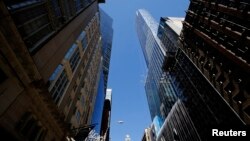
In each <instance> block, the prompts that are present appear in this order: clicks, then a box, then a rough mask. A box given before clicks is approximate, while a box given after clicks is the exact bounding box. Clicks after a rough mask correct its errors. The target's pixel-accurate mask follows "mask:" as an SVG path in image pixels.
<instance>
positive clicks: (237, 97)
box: [181, 0, 250, 124]
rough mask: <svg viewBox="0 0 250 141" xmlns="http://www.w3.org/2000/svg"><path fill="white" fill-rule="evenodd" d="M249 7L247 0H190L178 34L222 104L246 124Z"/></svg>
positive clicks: (249, 119)
mask: <svg viewBox="0 0 250 141" xmlns="http://www.w3.org/2000/svg"><path fill="white" fill-rule="evenodd" d="M249 7H250V2H249V1H248V0H242V1H214V0H212V1H207V0H201V1H200V0H199V1H198V0H192V1H191V3H190V6H189V9H188V11H187V15H186V18H185V22H184V27H183V33H182V35H181V40H182V49H183V51H184V52H185V54H187V56H188V58H189V59H190V60H191V61H192V63H193V64H194V65H195V67H196V68H197V69H198V71H199V72H200V73H201V74H202V75H203V76H204V77H205V78H206V80H207V83H208V84H209V85H210V86H211V89H214V90H215V91H216V94H217V95H218V96H219V98H220V99H223V103H224V105H226V106H227V107H230V108H231V109H232V111H231V112H234V113H236V114H237V115H238V116H239V117H240V118H241V119H242V120H243V121H244V122H245V123H247V124H250V101H249V100H250V99H249V94H250V88H249V84H250V52H249V48H250V38H249V36H250V32H249V30H250V8H249ZM191 37H192V38H191ZM203 91H204V90H203ZM216 108H218V107H216Z"/></svg>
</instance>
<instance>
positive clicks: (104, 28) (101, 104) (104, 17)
mask: <svg viewBox="0 0 250 141" xmlns="http://www.w3.org/2000/svg"><path fill="white" fill-rule="evenodd" d="M112 24H113V20H112V18H111V17H110V16H108V14H106V13H105V12H104V11H103V10H102V9H100V26H101V27H100V28H101V37H102V40H101V41H102V59H101V61H102V67H101V68H100V74H101V75H100V78H99V87H98V94H97V97H96V101H95V110H94V115H93V117H92V124H95V127H94V130H95V132H96V133H98V134H99V135H100V136H101V137H102V138H103V137H104V136H107V135H106V134H108V133H107V128H109V126H105V127H102V126H103V125H106V124H107V125H108V122H109V121H108V120H103V117H102V116H103V114H104V116H106V115H105V114H106V113H105V112H106V110H107V109H104V108H107V105H106V106H105V103H107V102H106V99H105V97H106V94H107V92H108V95H111V90H110V89H107V83H108V74H109V64H110V59H111V50H112V39H113V28H112ZM110 100H111V99H110ZM108 107H109V108H108V110H109V111H110V110H111V105H110V106H108ZM109 116H110V115H109ZM102 122H104V123H102ZM104 134H105V135H104ZM108 138H109V136H108Z"/></svg>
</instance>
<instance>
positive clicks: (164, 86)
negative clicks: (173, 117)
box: [136, 9, 176, 120]
mask: <svg viewBox="0 0 250 141" xmlns="http://www.w3.org/2000/svg"><path fill="white" fill-rule="evenodd" d="M158 26H159V24H158V23H157V22H156V21H155V20H154V19H153V17H152V16H151V15H150V14H149V13H148V12H147V11H146V10H144V9H140V10H138V11H137V12H136V29H137V33H138V38H139V41H140V44H141V48H142V51H143V54H144V58H145V60H146V65H147V68H148V74H147V79H146V83H145V90H146V95H147V100H148V105H149V110H150V114H151V119H152V120H153V119H154V117H156V116H159V117H160V118H165V117H166V115H167V112H169V111H170V109H171V106H169V105H168V106H167V105H166V103H164V102H163V99H164V98H167V97H168V99H169V100H168V103H172V105H173V104H174V102H175V99H176V96H175V95H176V94H175V92H174V90H173V88H172V84H171V83H166V82H163V81H162V79H164V76H165V74H164V71H163V70H162V69H161V67H162V64H163V61H164V57H165V56H166V50H165V48H164V46H163V44H162V43H161V41H160V40H159V38H158V37H157V31H158ZM166 91H168V93H166ZM170 105H171V104H170Z"/></svg>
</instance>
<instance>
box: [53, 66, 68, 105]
mask: <svg viewBox="0 0 250 141" xmlns="http://www.w3.org/2000/svg"><path fill="white" fill-rule="evenodd" d="M49 81H50V85H51V86H52V88H51V89H50V90H49V91H50V93H51V96H52V99H53V100H54V102H55V103H56V104H57V103H58V102H59V100H60V99H61V97H62V95H63V93H64V90H65V88H66V86H67V84H68V82H69V80H68V77H67V74H66V72H65V70H64V69H63V67H62V65H58V67H57V68H56V69H55V71H54V72H53V73H52V75H51V76H50V78H49ZM54 81H55V82H54Z"/></svg>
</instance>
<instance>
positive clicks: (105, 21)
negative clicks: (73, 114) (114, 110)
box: [100, 8, 113, 89]
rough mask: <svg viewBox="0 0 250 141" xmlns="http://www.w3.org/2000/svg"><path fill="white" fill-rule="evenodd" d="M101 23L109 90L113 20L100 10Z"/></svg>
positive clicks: (105, 84) (104, 62)
mask: <svg viewBox="0 0 250 141" xmlns="http://www.w3.org/2000/svg"><path fill="white" fill-rule="evenodd" d="M100 23H101V36H102V56H103V73H104V88H105V89H107V83H108V74H109V63H110V58H111V50H112V40H113V27H112V24H113V19H112V18H111V17H110V16H109V15H107V14H106V13H105V12H104V11H103V10H102V9H101V8H100Z"/></svg>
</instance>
